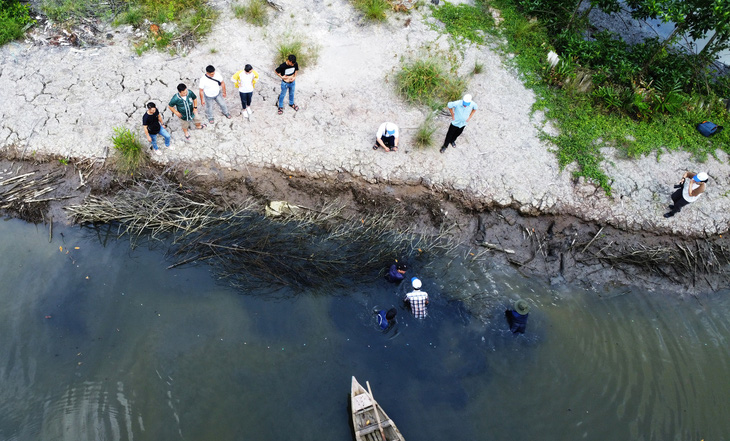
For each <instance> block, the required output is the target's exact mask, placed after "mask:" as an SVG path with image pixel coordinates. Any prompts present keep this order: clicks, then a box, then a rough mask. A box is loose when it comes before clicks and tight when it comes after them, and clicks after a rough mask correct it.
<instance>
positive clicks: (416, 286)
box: [403, 277, 428, 319]
mask: <svg viewBox="0 0 730 441" xmlns="http://www.w3.org/2000/svg"><path fill="white" fill-rule="evenodd" d="M411 286H413V291H411V292H409V293H408V294H406V298H405V299H403V300H404V301H405V303H406V305H407V306H408V307H409V308H411V312H412V313H413V316H414V317H415V318H418V319H422V318H426V315H428V311H427V310H426V307H427V306H428V293H427V292H425V291H421V280H420V279H419V278H418V277H414V278H412V279H411Z"/></svg>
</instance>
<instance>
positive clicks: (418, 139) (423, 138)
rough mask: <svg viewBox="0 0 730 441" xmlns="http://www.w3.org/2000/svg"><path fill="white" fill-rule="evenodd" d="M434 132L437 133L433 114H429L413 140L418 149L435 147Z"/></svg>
mask: <svg viewBox="0 0 730 441" xmlns="http://www.w3.org/2000/svg"><path fill="white" fill-rule="evenodd" d="M434 132H436V125H435V124H434V123H433V114H429V115H428V117H426V119H425V120H423V122H422V123H421V125H420V126H418V128H417V129H416V134H415V136H414V139H413V141H414V142H415V144H416V147H418V148H426V147H431V146H432V145H433V134H434Z"/></svg>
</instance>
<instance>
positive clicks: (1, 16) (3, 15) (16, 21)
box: [0, 0, 33, 46]
mask: <svg viewBox="0 0 730 441" xmlns="http://www.w3.org/2000/svg"><path fill="white" fill-rule="evenodd" d="M31 23H33V19H31V18H30V11H29V9H28V6H26V5H23V4H20V2H19V1H18V0H0V46H1V45H3V44H5V43H7V42H9V41H12V40H16V39H18V38H21V37H22V36H23V33H24V32H25V27H26V26H27V25H30V24H31Z"/></svg>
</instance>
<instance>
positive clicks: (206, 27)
mask: <svg viewBox="0 0 730 441" xmlns="http://www.w3.org/2000/svg"><path fill="white" fill-rule="evenodd" d="M49 1H59V0H49ZM63 1H68V0H63ZM81 1H90V0H81ZM217 17H218V12H217V11H216V10H215V9H214V8H213V7H211V6H210V5H209V4H208V2H207V0H158V1H155V0H127V2H126V7H125V9H124V11H123V12H121V13H120V14H119V15H118V16H117V18H116V19H115V20H114V24H115V25H117V26H119V25H125V24H128V25H132V26H135V27H140V26H142V25H143V24H144V22H145V20H149V21H150V22H152V23H154V24H156V25H158V26H159V25H161V24H163V23H169V24H174V25H175V27H174V30H172V31H170V32H164V31H154V30H151V29H146V31H147V33H146V35H145V37H144V38H143V39H142V41H139V42H138V43H137V44H136V45H135V50H136V51H137V53H138V54H141V53H143V52H145V51H147V50H149V49H152V48H157V49H158V50H167V51H170V52H173V53H174V52H176V51H177V50H178V49H179V48H182V47H186V46H189V45H191V44H193V43H195V42H197V41H200V39H201V38H202V37H203V36H205V35H207V34H209V33H210V31H211V30H212V28H213V23H214V22H215V20H216V18H217Z"/></svg>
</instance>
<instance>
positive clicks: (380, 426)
mask: <svg viewBox="0 0 730 441" xmlns="http://www.w3.org/2000/svg"><path fill="white" fill-rule="evenodd" d="M365 384H367V385H368V393H369V394H370V400H372V402H373V410H374V411H375V420H376V421H377V422H378V429H380V436H382V437H383V441H387V440H386V439H385V431H384V430H383V425H382V424H380V414H379V413H378V403H376V402H375V397H374V396H373V391H372V390H370V382H369V381H365Z"/></svg>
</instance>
